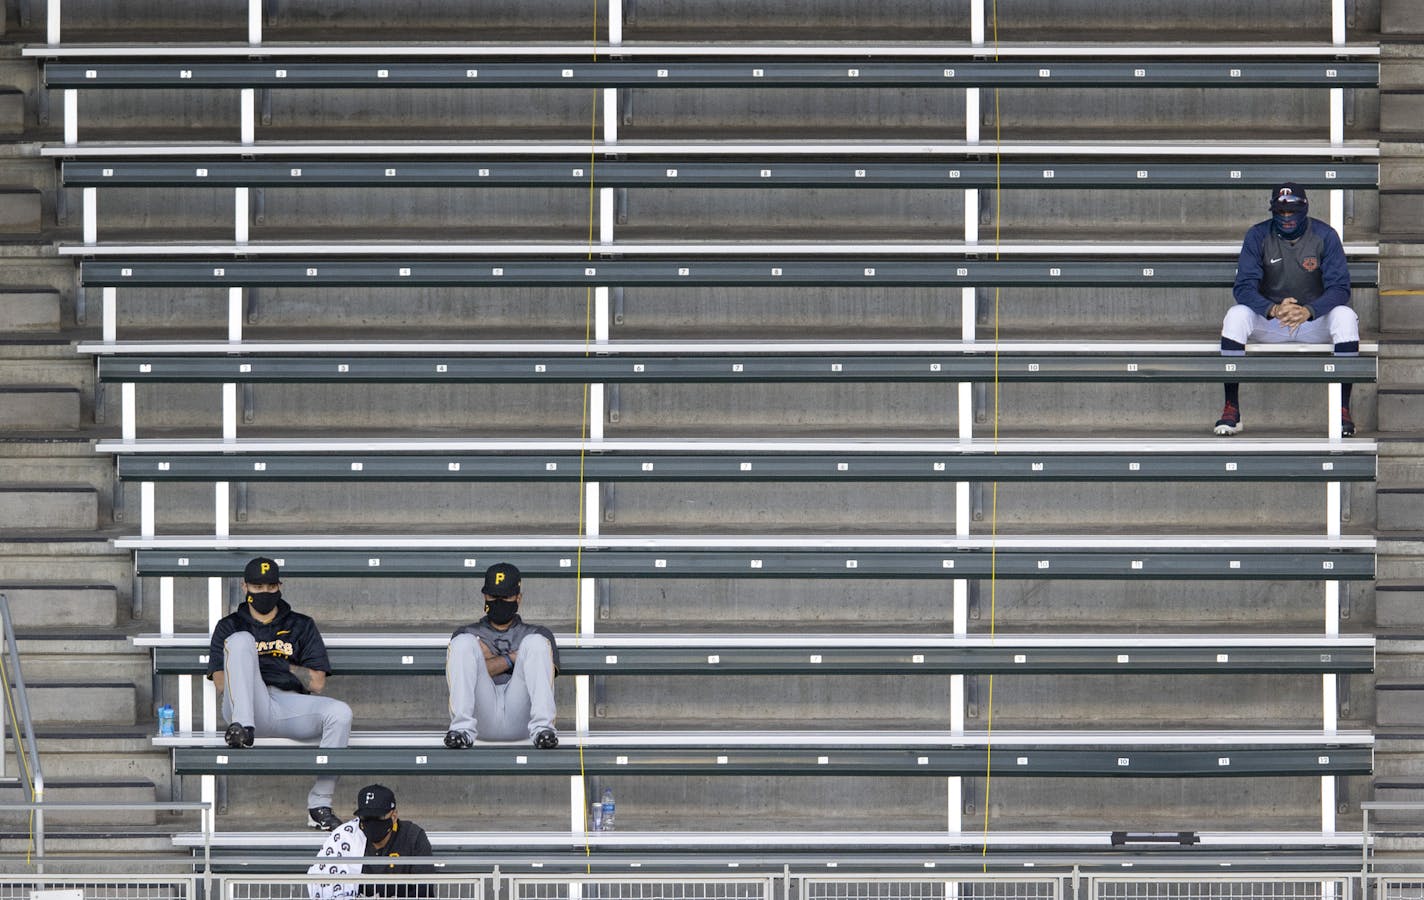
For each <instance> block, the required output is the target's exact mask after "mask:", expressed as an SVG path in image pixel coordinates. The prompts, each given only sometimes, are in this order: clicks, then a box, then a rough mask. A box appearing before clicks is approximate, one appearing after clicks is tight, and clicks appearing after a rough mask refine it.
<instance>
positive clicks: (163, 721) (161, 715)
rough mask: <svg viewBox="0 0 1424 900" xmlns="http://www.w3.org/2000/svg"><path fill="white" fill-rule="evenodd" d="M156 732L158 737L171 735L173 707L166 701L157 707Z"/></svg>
mask: <svg viewBox="0 0 1424 900" xmlns="http://www.w3.org/2000/svg"><path fill="white" fill-rule="evenodd" d="M158 734H159V736H160V737H172V736H173V707H171V706H169V705H168V704H167V703H165V704H163V705H162V706H160V707H158Z"/></svg>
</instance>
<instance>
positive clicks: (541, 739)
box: [534, 728, 559, 750]
mask: <svg viewBox="0 0 1424 900" xmlns="http://www.w3.org/2000/svg"><path fill="white" fill-rule="evenodd" d="M534 746H535V747H538V748H539V749H540V750H553V749H554V748H555V747H557V746H559V736H558V734H556V733H555V732H554V729H552V728H544V729H541V730H540V732H539V733H538V734H536V735H534Z"/></svg>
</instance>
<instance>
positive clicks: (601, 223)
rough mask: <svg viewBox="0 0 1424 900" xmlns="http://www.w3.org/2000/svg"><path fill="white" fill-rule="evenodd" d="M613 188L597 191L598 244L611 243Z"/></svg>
mask: <svg viewBox="0 0 1424 900" xmlns="http://www.w3.org/2000/svg"><path fill="white" fill-rule="evenodd" d="M613 212H614V210H613V188H611V187H606V188H599V189H598V242H599V243H600V244H611V243H613Z"/></svg>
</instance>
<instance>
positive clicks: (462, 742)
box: [445, 731, 475, 750]
mask: <svg viewBox="0 0 1424 900" xmlns="http://www.w3.org/2000/svg"><path fill="white" fill-rule="evenodd" d="M445 746H447V747H449V748H450V749H451V750H468V749H470V748H471V747H473V746H475V742H474V741H472V740H470V738H469V735H467V734H465V732H463V731H447V732H445Z"/></svg>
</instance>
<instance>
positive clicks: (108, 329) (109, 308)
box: [101, 287, 119, 344]
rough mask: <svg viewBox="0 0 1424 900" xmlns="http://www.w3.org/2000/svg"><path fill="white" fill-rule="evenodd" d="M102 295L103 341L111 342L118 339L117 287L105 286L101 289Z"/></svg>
mask: <svg viewBox="0 0 1424 900" xmlns="http://www.w3.org/2000/svg"><path fill="white" fill-rule="evenodd" d="M102 297H103V309H102V311H101V315H102V317H103V320H104V341H105V343H110V344H112V343H113V342H114V341H116V340H118V339H119V289H118V288H116V287H106V288H104V289H103V293H102Z"/></svg>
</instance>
